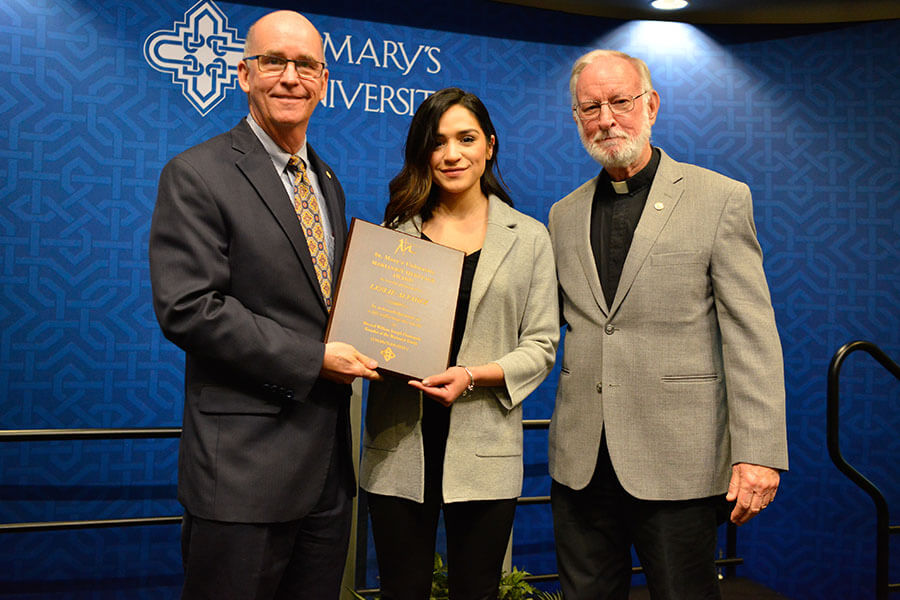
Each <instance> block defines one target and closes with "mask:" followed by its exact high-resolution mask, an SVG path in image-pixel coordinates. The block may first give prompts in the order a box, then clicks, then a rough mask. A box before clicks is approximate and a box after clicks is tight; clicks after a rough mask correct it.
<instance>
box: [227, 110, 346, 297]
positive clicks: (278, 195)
mask: <svg viewBox="0 0 900 600" xmlns="http://www.w3.org/2000/svg"><path fill="white" fill-rule="evenodd" d="M231 133H232V147H233V148H234V149H235V150H236V151H237V152H238V153H239V154H240V156H239V157H238V158H237V160H235V165H236V166H237V168H238V169H240V170H241V172H242V173H243V174H244V176H245V177H246V178H247V179H248V180H249V181H250V183H251V185H253V187H254V188H255V189H256V192H257V193H258V194H259V197H260V199H261V200H262V202H263V203H264V204H265V205H266V207H267V208H268V209H269V211H270V212H271V213H272V216H274V217H275V220H276V221H278V224H279V225H280V226H281V229H282V230H283V231H284V234H285V235H286V236H287V238H288V240H289V241H290V243H291V246H292V247H293V249H294V254H295V255H296V256H297V260H299V261H300V265H301V267H302V268H303V271H304V272H305V273H306V277H307V279H309V282H310V285H311V286H312V288H313V289H314V290H316V291H317V292H318V293H317V296H318V297H319V300H320V302H321V305H322V310H326V307H325V299H324V298H323V297H322V291H321V289H320V288H319V280H318V279H316V273H315V270H314V268H313V264H312V258H311V257H310V255H309V247H308V246H307V245H306V237H305V236H304V235H303V232H302V231H301V229H300V224H299V222H298V221H297V215H296V213H295V212H294V208H293V206H291V199H290V198H289V197H288V195H287V193H286V192H285V189H284V184H283V183H282V182H281V179H280V178H279V177H278V174H277V173H276V172H275V168H274V167H273V166H272V159H271V158H269V155H268V153H266V150H265V148H263V145H262V143H261V142H260V141H259V140H258V139H257V138H256V135H255V134H254V133H253V131H252V130H251V129H250V126H249V125H247V123H246V122H245V121H241V122H240V123H239V124H238V125H237V126H236V127H235V128H234V129H232V130H231ZM330 214H331V213H329V216H330ZM335 241H336V240H335Z"/></svg>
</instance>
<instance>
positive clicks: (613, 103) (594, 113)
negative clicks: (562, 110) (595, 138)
mask: <svg viewBox="0 0 900 600" xmlns="http://www.w3.org/2000/svg"><path fill="white" fill-rule="evenodd" d="M646 93H647V92H641V93H640V94H638V95H637V96H619V97H617V98H613V99H612V100H610V101H609V102H585V103H584V104H579V105H577V106H573V107H572V109H573V110H574V111H575V112H577V113H578V114H579V115H581V117H582V118H583V119H596V118H597V117H599V116H600V111H601V110H602V109H603V107H604V106H608V107H609V110H610V112H612V113H613V114H614V115H622V114H625V113H627V112H631V111H632V109H633V108H634V101H635V100H637V99H638V98H640V97H641V96H643V95H644V94H646Z"/></svg>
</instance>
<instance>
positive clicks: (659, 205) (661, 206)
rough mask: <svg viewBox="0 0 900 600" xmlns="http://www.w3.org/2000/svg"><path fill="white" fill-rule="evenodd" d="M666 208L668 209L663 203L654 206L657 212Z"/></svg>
mask: <svg viewBox="0 0 900 600" xmlns="http://www.w3.org/2000/svg"><path fill="white" fill-rule="evenodd" d="M665 207H666V205H665V204H663V203H662V202H657V203H656V204H654V205H653V208H655V209H656V210H662V209H664V208H665Z"/></svg>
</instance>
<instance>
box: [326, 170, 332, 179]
mask: <svg viewBox="0 0 900 600" xmlns="http://www.w3.org/2000/svg"><path fill="white" fill-rule="evenodd" d="M325 175H327V176H328V179H331V171H325Z"/></svg>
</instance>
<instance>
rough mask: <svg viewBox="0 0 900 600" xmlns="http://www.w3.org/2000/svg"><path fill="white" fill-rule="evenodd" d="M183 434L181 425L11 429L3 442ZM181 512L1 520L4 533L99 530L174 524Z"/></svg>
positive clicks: (0, 434) (0, 529) (0, 439)
mask: <svg viewBox="0 0 900 600" xmlns="http://www.w3.org/2000/svg"><path fill="white" fill-rule="evenodd" d="M180 436H181V428H180V427H132V428H119V429H103V428H98V429H9V430H4V431H0V442H49V441H69V440H124V439H159V438H177V437H180ZM176 523H181V515H171V516H165V517H136V518H130V519H94V520H84V521H39V522H36V523H0V534H2V533H25V532H33V531H60V530H64V529H97V528H104V527H138V526H144V525H174V524H176Z"/></svg>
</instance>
